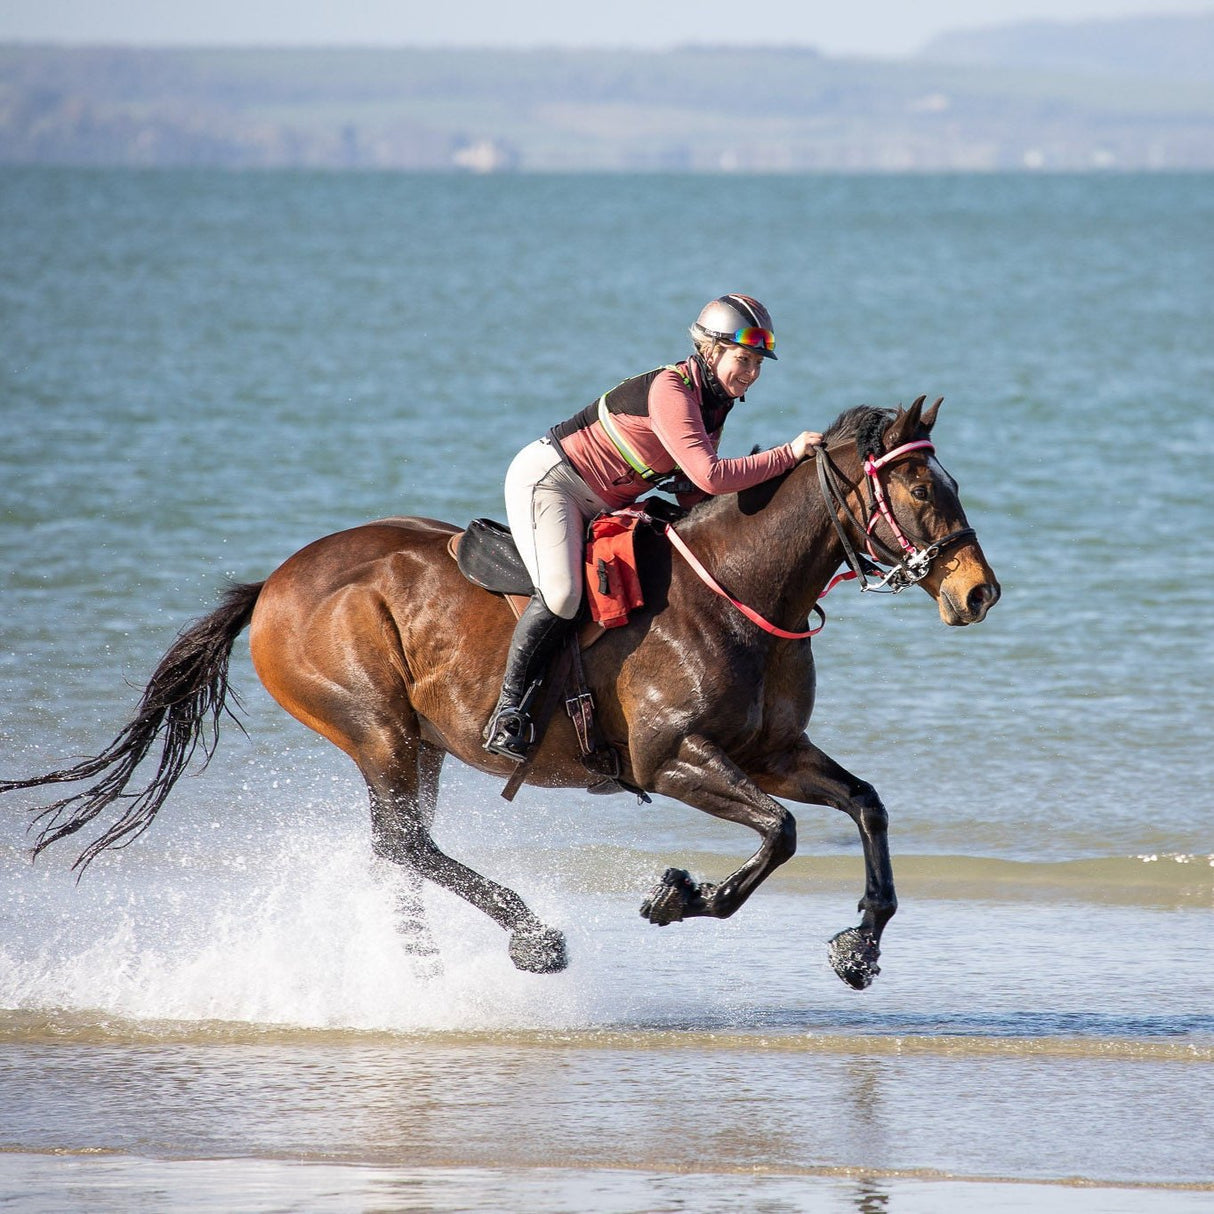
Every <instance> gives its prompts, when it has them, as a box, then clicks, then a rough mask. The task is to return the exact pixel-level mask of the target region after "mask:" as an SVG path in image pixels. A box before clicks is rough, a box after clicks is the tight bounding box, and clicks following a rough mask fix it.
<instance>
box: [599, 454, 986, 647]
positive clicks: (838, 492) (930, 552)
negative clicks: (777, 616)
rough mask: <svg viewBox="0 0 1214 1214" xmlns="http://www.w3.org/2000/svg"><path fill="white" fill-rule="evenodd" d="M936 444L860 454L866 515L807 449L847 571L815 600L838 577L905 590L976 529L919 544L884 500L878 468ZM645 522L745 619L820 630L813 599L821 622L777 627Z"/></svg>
mask: <svg viewBox="0 0 1214 1214" xmlns="http://www.w3.org/2000/svg"><path fill="white" fill-rule="evenodd" d="M935 449H936V448H935V446H934V445H933V444H932V443H931V442H929V441H928V440H927V439H918V440H916V441H915V442H910V443H903V444H902V446H900V447H895V448H894V449H893V450H892V451H887V452H886V453H885V454H884V455H879V456H876V457H874V456H872V455H871V454H870V455H868V456H866V457H865V459H864V477H865V480H866V482H867V484H868V500H867V502H866V503H865V505H864V514H865V519H858V518H856V516H855V515H854V514H853V513H852V510H851V507H850V506H848V504H847V491H848V490H849V489H852V488H853V487H854V486H852V485H851V484H850V483H849V482H848V481H847V480H846V478H845V477H844V476H843V475H842V474H841V473H840V472H839V469H838V468H837V467H835V464H834V462H833V461H832V460H831V458H830V455H829V454H828V453H827V450H826V448H825V447H817V448H813V449H812V450H813V458H814V459H815V460H816V461H817V464H818V483H819V484H820V485H821V487H822V496H823V498H824V499H825V500H826V504H827V506H828V507H829V508H830V515H831V520H832V521H833V522H834V524H835V530H836V531H837V532H838V534H839V539H840V541H841V542H842V544H843V551H844V553H845V554H846V557H847V564H848V568H847V570H846V571H844V572H843V573H837V574H835V576H834V577H833V578H831V580H830V581H829V582H828V583H827V584H826V589H825V590H823V591H822V593H821V594H819V595H818V598H819V599H823V598H825V597H826V595H827V594H828V593H829V592H830V591H831V590H833V589H834V588H835V587H836V586H837V585H838V584H839V583H840V582H849V581H853V580H855V581H858V582H859V583H860V589H861V590H871V591H875V592H883V593H886V594H897V593H898V592H899V591H900V590H905V589H906V588H907V586H914V585H915V584H916V583H917V582H921V581H923V579H924V578H925V577H927V575H928V572H929V571H930V569H931V567H932V562H933V561H934V560H935V559H936V557H938V556H939V555H940V553H941V552H943V551H944V550H945V549H946V548H949V547H951V546H952V545H953V544H956V543H960V541H961V540H965V539H969V538H970V537H971V536H973V535H974V534H975V532H974V529H973V527H960V528H958V529H957V530H956V531H953V532H951V533H950V534H948V535H946V536H945V537H944V538H943V539H940V540H936V541H934V542H933V543H931V544H928V545H926V546H924V547H920V546H918V545H917V544H915V543H914V542H913V541H911V540H910V539H908V538H907V536H906V533H905V532H904V531H903V530H902V528H901V527H900V526H899V524H898V520H897V518H896V517H895V516H894V512H893V509H892V508H891V507H890V504H889V499H888V497H887V496H886V493H885V485H884V484H883V482H882V479H881V473H882V471H883V470H884V469H886V468H888V467H890V465H891V464H895V463H897V462H898V461H900V460H903V459H905V458H906V457H907V456H909V455H911V454H913V453H914V452H916V451H935ZM617 513H619V514H627V513H634V514H635V513H640V514H641V515H642V517H646V516H645V514H644V507H643V506H642V507H640V508H639V509H638V508H637V507H632V508H629V507H624V509H622V510H619V511H617ZM841 514H842V515H843V516H844V517H845V518H846V519H847V521H848V522H849V523H851V525H852V527H854V528H855V530H856V532H857V533H858V534H859V535H861V536H863V543H864V546H865V548H866V549H867V550H868V557H870V558H871V561H870V560H869V559H867V558H866V557H864V556H861V555H860V554H859V553H857V552H856V549H855V547H854V545H853V544H852V542H851V540H850V539H849V538H848V535H847V528H846V527H845V526H844V525H843V521H842V519H841V518H840V517H839V516H840V515H841ZM882 520H884V522H885V524H886V526H887V527H888V528H889V529H890V531H891V532H892V534H893V536H894V539H895V541H896V542H897V544H898V546H899V548H901V550H902V551H901V553H898V552H895V551H894V550H893V549H892V548H890V547H888V546H887V545H885V544H883V543H882V542H881V541H880V540H879V539H877V536H876V533H875V530H876V526H877V524H878V523H879V522H881V521H882ZM650 521H651V522H654V523H655V525H656V526H657V527H658V529H659V530H662V531H665V533H666V536H667V538H668V539H669V540H670V542H671V544H672V545H673V546H674V548H675V550H676V551H677V552H678V553H679V554H680V555H681V556H682V557H683V559H684V560H685V561H686V562H687V563H688V564H689V565H690V566H691V568H692V569H693V570H694V571H695V573H696V576H697V577H699V579H700V580H701V581H702V582H703V583H704V584H705V585H706V586H707V587H708V588H709V589H710V590H711V591H712V592H713V593H714V594H719V595H720V596H721V597H722V598H723V599H725V600H726V601H727V602H729V603H731V604H732V605H733V606H734V607H735V608H736V609H737V610H738V611H740V612H741V613H742V614H743V615H744V616H745V617H746V618H747V619H748V620H750V621H751V622H752V623H754V624H757V625H758V626H759V627H760V628H762V629H763V630H764V631H765V632H769V633H771V635H772V636H776V637H780V638H782V639H784V640H790V641H801V640H805V639H806V638H807V637H812V636H816V635H817V634H818V633H819V632H821V631H822V628H823V627H824V626H825V624H826V613H825V612H824V611H823V610H822V607H821V606H820V605H819V604H818V603H815V604H814V606H813V610H814V611H815V612H816V613H817V615H818V618H819V620H820V621H821V622H820V623H819V624H818V625H817V627H815V628H806V629H804V630H802V631H798V632H791V631H789V630H788V629H785V628H779V627H777V626H776V625H775V624H773V623H772V622H771V621H770V620H766V619H764V618H763V616H761V615H760V614H759V613H758V612H757V611H755V610H754V609H753V608H751V607H748V606H747V605H746V604H745V603H742V602H740V601H739V600H738V599H736V598H734V596H733V595H732V594H730V593H729V591H727V590H726V589H725V588H724V587H723V586H722V585H721V584H720V583H719V582H718V581H717V580H716V578H714V577H713V576H712V574H711V573H709V572H708V570H707V569H705V568H704V566H703V564H702V563H701V562H700V560H699V559H698V558H697V557H696V555H695V553H693V552H692V551H691V549H690V548H688V547H687V544H686V543H685V542H684V541H683V538H682V536H680V535H679V534H678V532H677V531H675V529H674V527H672V526H671V525H670V524H669V523H667V522H666V521H664V520H654V519H652V517H651V518H650ZM874 562H875V563H874ZM878 565H891V566H892V568H891V569H890V571H889V572H888V573H887V574H886V575H885V576H884V577H879V576H878V575H879V574H880V573H881V570H880V569H879V568H878V567H877V566H878ZM870 579H876V580H870Z"/></svg>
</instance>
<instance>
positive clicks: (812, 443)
mask: <svg viewBox="0 0 1214 1214" xmlns="http://www.w3.org/2000/svg"><path fill="white" fill-rule="evenodd" d="M821 445H822V435H820V434H819V433H818V432H817V431H816V430H802V431H801V433H800V434H798V435H797V437H796V438H794V439H793V440H792V442H791V443H790V444H789V446H791V447H792V453H793V455H795V456H796V457H797V462H798V463H800V462H801V460H803V459H808V458H809V455H810V452H811V451H812V449H813V448H814V447H820V446H821Z"/></svg>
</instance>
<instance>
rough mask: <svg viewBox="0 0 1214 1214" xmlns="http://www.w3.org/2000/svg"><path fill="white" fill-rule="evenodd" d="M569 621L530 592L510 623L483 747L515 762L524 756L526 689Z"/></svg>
mask: <svg viewBox="0 0 1214 1214" xmlns="http://www.w3.org/2000/svg"><path fill="white" fill-rule="evenodd" d="M572 622H573V621H572V620H564V619H562V618H561V617H560V616H559V615H554V614H553V613H552V612H551V611H549V610H548V608H547V607H545V606H544V600H543V599H542V598H541V597H540V596H539V595H538V594H536V595H532V598H531V602H530V603H528V604H527V607H526V610H525V611H524V612H523V614H522V615H521V616H519V620H518V623H517V624H516V625H515V626H514V636H513V637H512V638H511V641H510V655H509V657H508V658H507V659H506V677H505V678H504V679H503V680H502V694H501V695H500V696H499V697H498V701H497V707H496V708H495V709H494V711H493V718H492V720H491V721H490V722H489V736H488V738H487V739H486V741H485V749H486V750H488V751H491V752H492V753H493V754H498V755H504V756H505V757H506V758H508V759H514V760H516V761H518V762H521V761H522V760H523V759H524V758H525V757H526V755H527V747H528V746H529V745H530V743H531V733H532V730H531V705H530V703H528V702H527V692H528V690H529V689H530V688H531V686H532V684H533V683H535V682H537V681H538V680H539V679H540V678H541V677H542V676H543V673H544V671H545V669H547V666H548V662H549V661H550V660H551V658H552V655H553V653H554V652H555V651H556V649H557V648H558V646H559V645H560V643H561V641H562V640H564V638H565V636H566V634H567V633H568V631H569V627H570V625H571V624H572Z"/></svg>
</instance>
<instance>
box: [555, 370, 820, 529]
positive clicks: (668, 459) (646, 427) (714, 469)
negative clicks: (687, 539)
mask: <svg viewBox="0 0 1214 1214" xmlns="http://www.w3.org/2000/svg"><path fill="white" fill-rule="evenodd" d="M704 393H705V385H704V383H703V380H702V377H701V371H700V368H699V365H698V364H697V362H696V360H695V359H688V360H687V361H686V362H685V363H681V364H679V366H678V367H667V368H664V369H663V370H661V371H659V372H658V373H657V375H655V376H654V378H653V381H652V382H651V384H650V386H649V392H648V397H647V404H648V413H647V414H641V413H624V412H620V413H616V412H613V413H612V415H611V420H612V422H613V423H614V424H615V426H616V428H617V429H618V430H619V431H620V433H621V434H622V435H623V436H624V438H625V440H626V441H627V443H628V445H629V446H630V447H631V448H632V450H633V451H634V452H635V453H636V454H637V455H638V456H640V458H641V460H642V461H643V462H644V463H645V464H647V465H648V466H649V467H650V468H652V469H653V470H654V471H655V472H663V473H665V472H674V471H675V470H676V469H677V470H680V471H681V472H682V473H683V475H684V476H685V477H686V478H687V479H688V480H689V481H690V482H691V483H692V484H693V485H694V486H695V487H696V488H697V489H699V490H700V491H701V493H703V494H719V493H736V492H738V491H739V490H742V489H749V488H750V487H751V486H753V485H758V484H761V483H762V482H763V481H766V480H770V479H771V478H772V477H773V476H779V475H780V474H781V473H782V472H787V471H789V469H791V468H792V467H794V466H795V464H796V462H797V460H796V456H794V455H793V450H792V445H791V444H790V443H784V444H783V445H782V446H779V447H773V448H772V449H771V450H769V451H759V452H756V453H755V454H754V455H743V456H739V457H737V458H732V459H723V458H722V457H721V456H719V455H718V454H717V445H718V444H719V442H720V439H721V427H720V426H718V427H717V428H716V429H715V430H714V431H713V432H712V433H709V431H708V430H707V429H706V427H705V424H704V410H703V402H704ZM722 424H723V421H722ZM560 445H561V449H562V450H563V451H564V453H565V458H566V459H568V460H569V462H570V463H571V464H572V465H573V466H574V468H576V469H577V471H578V474H579V475H580V476H581V477H582V479H583V480H584V481H585V482H586V484H587V485H588V486H589V487H590V488H591V489H592V490H593V491H594V492H595V493H596V494H598V496H599V497H601V498H602V499H603V501H604V502H606V503H607V504H608V505H609V506H610V507H611V508H612V509H616V508H618V507H620V506H626V505H628V503H630V502H633V501H635V500H636V499H637V498H638V497H640V496H641V494H643V493H644V492H646V490H648V489H650V488H651V487H652V486H651V485H650V483H649V482H648V481H646V480H644V479H643V478H642V477H641V476H639V475H638V474H637V473H636V472H634V471H633V469H632V468H631V466H630V465H629V464H628V462H627V460H625V459H624V457H623V456H622V455H621V454H620V451H619V449H618V448H617V447H616V445H615V443H614V442H613V441H612V440H611V437H610V436H609V435H608V434H607V432H606V431H605V430H604V429H603V426H602V424H601V423H600V422H599V421H597V420H595V421H594V422H592V423H591V424H589V425H586V426H584V427H583V428H581V429H577V430H574V431H573V432H572V433H570V434H566V435H562V437H561V438H560Z"/></svg>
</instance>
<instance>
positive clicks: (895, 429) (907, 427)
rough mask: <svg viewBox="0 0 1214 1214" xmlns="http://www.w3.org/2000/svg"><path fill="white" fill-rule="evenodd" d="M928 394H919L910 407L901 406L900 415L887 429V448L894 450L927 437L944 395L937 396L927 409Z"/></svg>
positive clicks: (934, 422)
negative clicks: (925, 404) (925, 405)
mask: <svg viewBox="0 0 1214 1214" xmlns="http://www.w3.org/2000/svg"><path fill="white" fill-rule="evenodd" d="M925 400H927V397H926V396H918V397H916V398H915V399H914V400H913V401H912V402H911V406H910V408H909V409H902V408H899V410H898V415H897V416H896V417H895V418H894V420H893V421H892V422H890V424H889V428H888V429H887V430H886V431H885V449H886V450H887V451H892V450H893V449H894V448H895V447H900V446H901V445H902V444H903V443H910V442H914V441H915V439H917V438H926V437H927V435H929V434H930V433H931V430H932V427H933V426H934V425H935V424H936V413H937V411H938V410H939V408H940V404H941V402H942V401H943V400H944V397H943V396H940V397H937V398H936V400H935V402H934V403H933V404H932V405H931V406H930V407H929V408H927V409H925V408H924V407H923V402H924V401H925Z"/></svg>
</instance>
